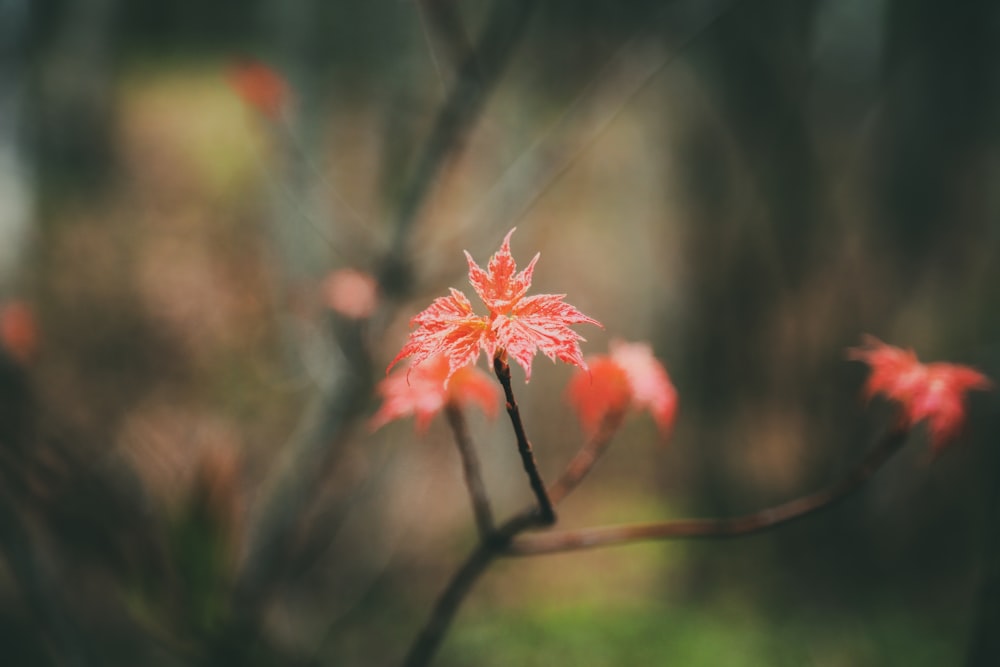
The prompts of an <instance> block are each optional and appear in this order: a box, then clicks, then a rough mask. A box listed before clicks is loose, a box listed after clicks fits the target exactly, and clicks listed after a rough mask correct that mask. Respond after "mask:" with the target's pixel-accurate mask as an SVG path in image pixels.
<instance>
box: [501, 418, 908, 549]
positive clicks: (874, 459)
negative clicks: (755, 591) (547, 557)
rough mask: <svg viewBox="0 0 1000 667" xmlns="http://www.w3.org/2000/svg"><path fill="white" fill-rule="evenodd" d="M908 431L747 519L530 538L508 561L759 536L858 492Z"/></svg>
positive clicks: (610, 528)
mask: <svg viewBox="0 0 1000 667" xmlns="http://www.w3.org/2000/svg"><path fill="white" fill-rule="evenodd" d="M906 436H907V432H906V431H900V430H896V429H894V430H891V431H889V432H888V433H887V434H886V435H885V436H883V437H882V439H881V440H880V441H879V442H878V443H877V444H876V446H875V448H874V449H872V450H871V452H869V453H868V455H867V456H866V457H865V458H864V459H863V460H862V461H861V463H860V464H858V466H857V467H855V468H854V469H852V470H851V471H850V472H849V473H848V474H847V475H846V476H845V477H844V478H843V479H841V480H840V481H838V482H836V483H834V484H832V485H830V486H829V487H827V488H826V489H823V490H822V491H818V492H816V493H813V494H809V495H806V496H802V497H800V498H796V499H794V500H790V501H788V502H786V503H782V504H780V505H776V506H774V507H769V508H766V509H763V510H760V511H757V512H753V513H751V514H744V515H742V516H735V517H727V518H722V519H677V520H672V521H661V522H656V523H646V524H626V525H622V526H607V527H598V528H585V529H582V530H570V531H561V532H551V533H545V534H540V535H532V536H528V537H523V538H521V539H518V540H517V541H516V542H513V543H511V545H510V548H509V549H508V551H507V554H508V555H511V556H530V555H537V554H547V553H558V552H564V551H578V550H581V549H592V548H594V547H603V546H611V545H615V544H629V543H633V542H639V541H642V540H663V539H683V538H727V537H739V536H743V535H749V534H751V533H759V532H762V531H765V530H769V529H771V528H776V527H778V526H781V525H783V524H786V523H788V522H790V521H794V520H796V519H800V518H802V517H804V516H807V515H809V514H812V513H814V512H818V511H820V510H823V509H826V508H828V507H830V506H832V505H833V504H834V503H836V502H837V501H839V500H842V499H843V498H845V497H847V496H848V495H849V494H850V493H851V492H853V491H855V490H857V489H858V488H860V487H861V486H862V485H863V484H864V483H865V482H866V481H868V479H869V478H870V477H871V476H872V475H873V474H875V472H876V471H877V470H878V469H879V468H881V467H882V465H883V464H884V463H885V462H886V461H888V460H889V459H890V458H891V457H892V455H893V454H895V453H896V452H897V451H898V450H899V448H900V447H901V446H902V445H903V443H904V442H905V441H906Z"/></svg>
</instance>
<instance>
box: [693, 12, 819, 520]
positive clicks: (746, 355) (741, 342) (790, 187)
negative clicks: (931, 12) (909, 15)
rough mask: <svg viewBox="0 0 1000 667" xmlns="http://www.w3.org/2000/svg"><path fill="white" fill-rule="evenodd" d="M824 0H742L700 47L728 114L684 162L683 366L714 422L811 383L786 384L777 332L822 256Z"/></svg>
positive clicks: (720, 106) (708, 488)
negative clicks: (811, 95) (818, 243)
mask: <svg viewBox="0 0 1000 667" xmlns="http://www.w3.org/2000/svg"><path fill="white" fill-rule="evenodd" d="M815 7H816V3H814V2H806V3H803V2H788V1H785V0H771V1H769V2H764V3H742V4H737V5H736V6H735V7H734V8H733V9H732V10H731V11H730V12H729V13H728V14H726V15H725V16H724V17H723V18H721V19H720V20H719V21H718V23H717V24H716V25H715V26H714V27H713V28H711V29H710V30H709V31H708V32H706V34H705V35H704V36H702V37H701V38H700V39H699V41H698V42H696V43H695V44H694V45H693V47H692V48H691V49H690V58H691V61H692V64H693V66H694V67H695V68H696V71H697V72H698V73H699V74H701V75H702V76H701V80H702V81H704V86H705V89H706V93H707V96H708V98H709V100H710V102H711V104H712V106H713V107H714V108H715V109H717V110H718V114H719V120H718V122H717V123H715V124H708V123H706V124H704V125H701V126H700V127H698V128H696V129H694V130H693V131H691V132H689V133H688V134H687V136H686V137H685V139H684V141H685V143H686V145H683V146H682V148H681V150H682V156H681V158H680V159H679V160H678V163H679V164H685V165H687V169H688V172H687V173H686V174H685V175H684V178H685V179H686V183H685V185H684V190H685V191H687V192H690V193H692V194H691V195H690V196H691V201H690V202H689V205H690V206H691V209H692V211H693V213H692V216H693V218H694V220H695V221H696V222H695V225H693V226H692V227H693V228H692V230H691V231H690V237H689V241H688V243H689V245H690V246H691V248H692V254H693V257H694V258H695V262H694V264H693V266H694V268H693V269H692V271H693V276H692V279H691V281H692V289H693V294H692V298H691V303H692V307H693V308H694V311H695V312H694V316H693V317H692V318H691V319H690V320H689V321H688V329H687V330H686V331H685V332H684V342H683V344H682V346H681V347H682V349H684V350H686V360H687V361H686V366H685V367H683V368H679V369H678V372H679V374H680V375H682V376H685V377H686V378H688V379H689V384H688V391H687V393H686V394H685V400H686V403H687V405H688V406H690V408H691V409H692V410H693V411H696V412H697V413H699V414H701V415H702V416H703V418H707V419H708V420H712V418H713V416H714V415H721V414H726V413H731V412H732V410H733V409H734V408H735V407H736V406H737V405H738V404H742V405H744V406H745V405H746V404H747V403H748V402H754V401H760V400H763V399H766V398H768V396H770V397H771V398H773V397H774V395H775V394H776V393H778V392H781V391H785V392H786V393H788V392H789V390H790V389H791V390H792V391H795V390H798V389H800V388H799V387H796V388H789V387H788V386H784V385H781V384H780V382H779V381H777V380H776V379H775V374H774V371H773V368H774V367H775V364H776V362H777V361H778V360H779V358H782V357H783V358H784V359H785V360H784V361H783V363H785V364H788V363H790V364H792V365H795V363H796V360H794V359H792V360H788V356H789V355H794V354H795V350H788V349H776V348H775V346H774V345H773V343H772V341H770V340H768V339H767V336H768V334H769V333H770V332H771V331H773V328H772V327H770V326H769V325H770V324H771V319H772V317H773V316H774V314H775V313H776V312H777V309H778V308H779V307H781V306H782V304H783V300H784V299H785V298H786V297H787V296H788V295H789V294H790V293H792V292H794V290H796V289H797V288H798V287H799V286H800V285H801V283H802V281H803V278H804V277H805V276H806V275H807V273H808V272H809V270H810V268H811V266H812V264H811V258H812V256H813V253H812V248H811V247H810V242H811V241H812V239H813V238H814V231H815V229H816V228H817V226H819V225H820V224H821V223H822V220H823V215H824V211H823V208H822V201H821V189H822V184H821V182H820V170H819V168H818V165H817V163H816V156H815V155H814V152H813V149H812V145H811V139H810V135H809V128H808V121H807V118H806V117H805V110H804V108H803V105H802V100H803V98H804V97H805V89H806V83H807V78H806V75H807V69H806V67H805V66H804V63H805V62H806V60H807V58H808V54H809V49H810V38H809V36H810V28H811V20H812V15H813V12H814V10H815ZM720 128H727V130H728V131H729V134H728V135H726V134H725V133H723V132H722V131H721V129H720ZM737 332H738V333H737ZM785 380H786V381H787V380H788V378H785ZM715 440H716V441H715V442H706V443H704V445H705V446H704V447H702V446H699V447H698V451H699V452H701V454H702V455H703V458H702V459H701V462H700V464H699V467H700V469H701V478H702V480H703V481H704V485H703V487H702V488H704V489H705V492H706V496H705V497H704V499H703V501H704V503H707V506H703V507H701V508H700V509H701V510H704V511H716V512H722V513H725V512H728V511H730V510H732V509H735V508H734V507H733V506H732V503H733V502H734V499H733V497H732V493H731V491H730V490H728V487H729V485H728V484H727V480H726V479H725V475H724V474H723V473H721V472H719V471H720V470H722V468H723V466H720V465H719V461H720V460H722V457H724V456H725V452H724V451H723V450H720V449H719V446H722V445H721V443H719V442H718V438H716V439H715Z"/></svg>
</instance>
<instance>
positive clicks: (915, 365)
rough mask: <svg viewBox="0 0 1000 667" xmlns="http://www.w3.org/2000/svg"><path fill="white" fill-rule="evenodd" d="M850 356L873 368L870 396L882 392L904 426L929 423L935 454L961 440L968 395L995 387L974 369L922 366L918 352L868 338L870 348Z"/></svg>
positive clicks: (868, 386) (850, 352)
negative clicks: (966, 396) (895, 407)
mask: <svg viewBox="0 0 1000 667" xmlns="http://www.w3.org/2000/svg"><path fill="white" fill-rule="evenodd" d="M848 357H849V358H851V359H856V360H858V361H862V362H864V363H866V364H868V365H869V366H870V367H871V374H870V375H869V376H868V380H867V382H866V383H865V389H864V394H865V396H866V397H868V398H870V397H872V396H874V395H877V394H881V395H883V396H885V397H886V398H887V399H889V400H890V401H893V402H894V403H896V404H897V405H898V406H899V407H900V416H901V420H902V423H903V426H905V427H906V428H910V429H912V428H913V427H915V426H916V425H917V424H918V423H920V422H926V423H927V429H928V432H929V434H930V440H931V449H932V451H933V452H934V453H935V454H938V453H940V452H941V451H942V450H943V449H944V448H945V447H947V446H948V445H949V444H951V443H952V442H954V441H955V439H957V438H958V436H959V435H961V433H962V429H963V428H964V426H965V420H966V406H965V394H966V393H968V392H969V391H973V390H979V391H984V390H987V389H991V388H992V386H993V385H992V383H991V382H990V380H989V378H987V377H986V376H985V375H983V374H982V373H980V372H979V371H977V370H976V369H974V368H970V367H968V366H961V365H958V364H949V363H940V362H939V363H932V364H922V363H920V361H919V360H918V359H917V356H916V354H915V353H914V352H913V351H912V350H903V349H900V348H898V347H894V346H892V345H886V344H885V343H883V342H882V341H880V340H878V339H877V338H874V337H872V336H866V337H865V339H864V346H862V347H857V348H851V349H849V350H848Z"/></svg>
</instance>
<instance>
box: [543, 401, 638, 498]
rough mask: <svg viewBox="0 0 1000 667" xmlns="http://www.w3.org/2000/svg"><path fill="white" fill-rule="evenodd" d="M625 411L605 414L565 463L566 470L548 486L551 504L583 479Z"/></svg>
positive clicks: (564, 495) (603, 449) (608, 442)
mask: <svg viewBox="0 0 1000 667" xmlns="http://www.w3.org/2000/svg"><path fill="white" fill-rule="evenodd" d="M624 416H625V413H624V412H622V411H615V412H612V413H611V414H609V415H607V416H606V417H605V418H604V420H603V421H602V422H601V428H600V429H599V430H598V431H597V433H595V434H594V436H593V437H592V438H590V440H588V441H587V442H586V443H585V444H584V445H583V447H581V448H580V450H579V451H578V452H577V453H576V455H575V456H573V458H572V459H570V462H569V463H568V464H567V465H566V470H564V471H563V474H562V476H561V477H560V478H559V479H558V480H556V483H555V484H553V485H552V486H550V487H549V498H550V499H551V500H552V503H553V504H558V503H559V502H560V501H561V500H562V499H563V498H565V497H566V496H568V495H569V494H570V493H571V492H572V491H573V489H575V488H576V487H577V485H578V484H579V483H580V482H582V481H583V478H584V477H586V476H587V473H589V472H590V469H591V468H593V467H594V464H595V463H597V459H599V458H600V457H601V455H602V454H603V453H604V452H605V450H606V449H607V448H608V445H609V444H611V438H612V437H613V436H614V434H615V432H616V431H618V427H619V426H621V424H622V418H623V417H624Z"/></svg>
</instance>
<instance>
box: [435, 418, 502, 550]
mask: <svg viewBox="0 0 1000 667" xmlns="http://www.w3.org/2000/svg"><path fill="white" fill-rule="evenodd" d="M444 413H445V416H446V417H448V425H449V426H451V430H452V432H453V433H454V434H455V444H457V445H458V453H459V454H460V455H461V457H462V470H463V472H464V473H465V485H466V487H467V488H468V489H469V499H470V500H471V501H472V511H473V513H474V514H475V515H476V527H477V528H478V529H479V539H480V540H481V541H483V542H485V541H487V540H488V539H489V538H490V536H491V534H492V533H493V511H492V510H491V509H490V499H489V496H488V495H487V494H486V485H485V484H483V475H482V472H481V471H480V468H479V457H478V456H476V448H475V446H474V445H473V443H472V438H471V437H470V436H469V427H468V425H467V424H466V423H465V416H464V415H463V414H462V409H461V408H460V407H459V406H458V405H456V404H455V403H452V402H449V403H448V404H446V405H445V408H444Z"/></svg>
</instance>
